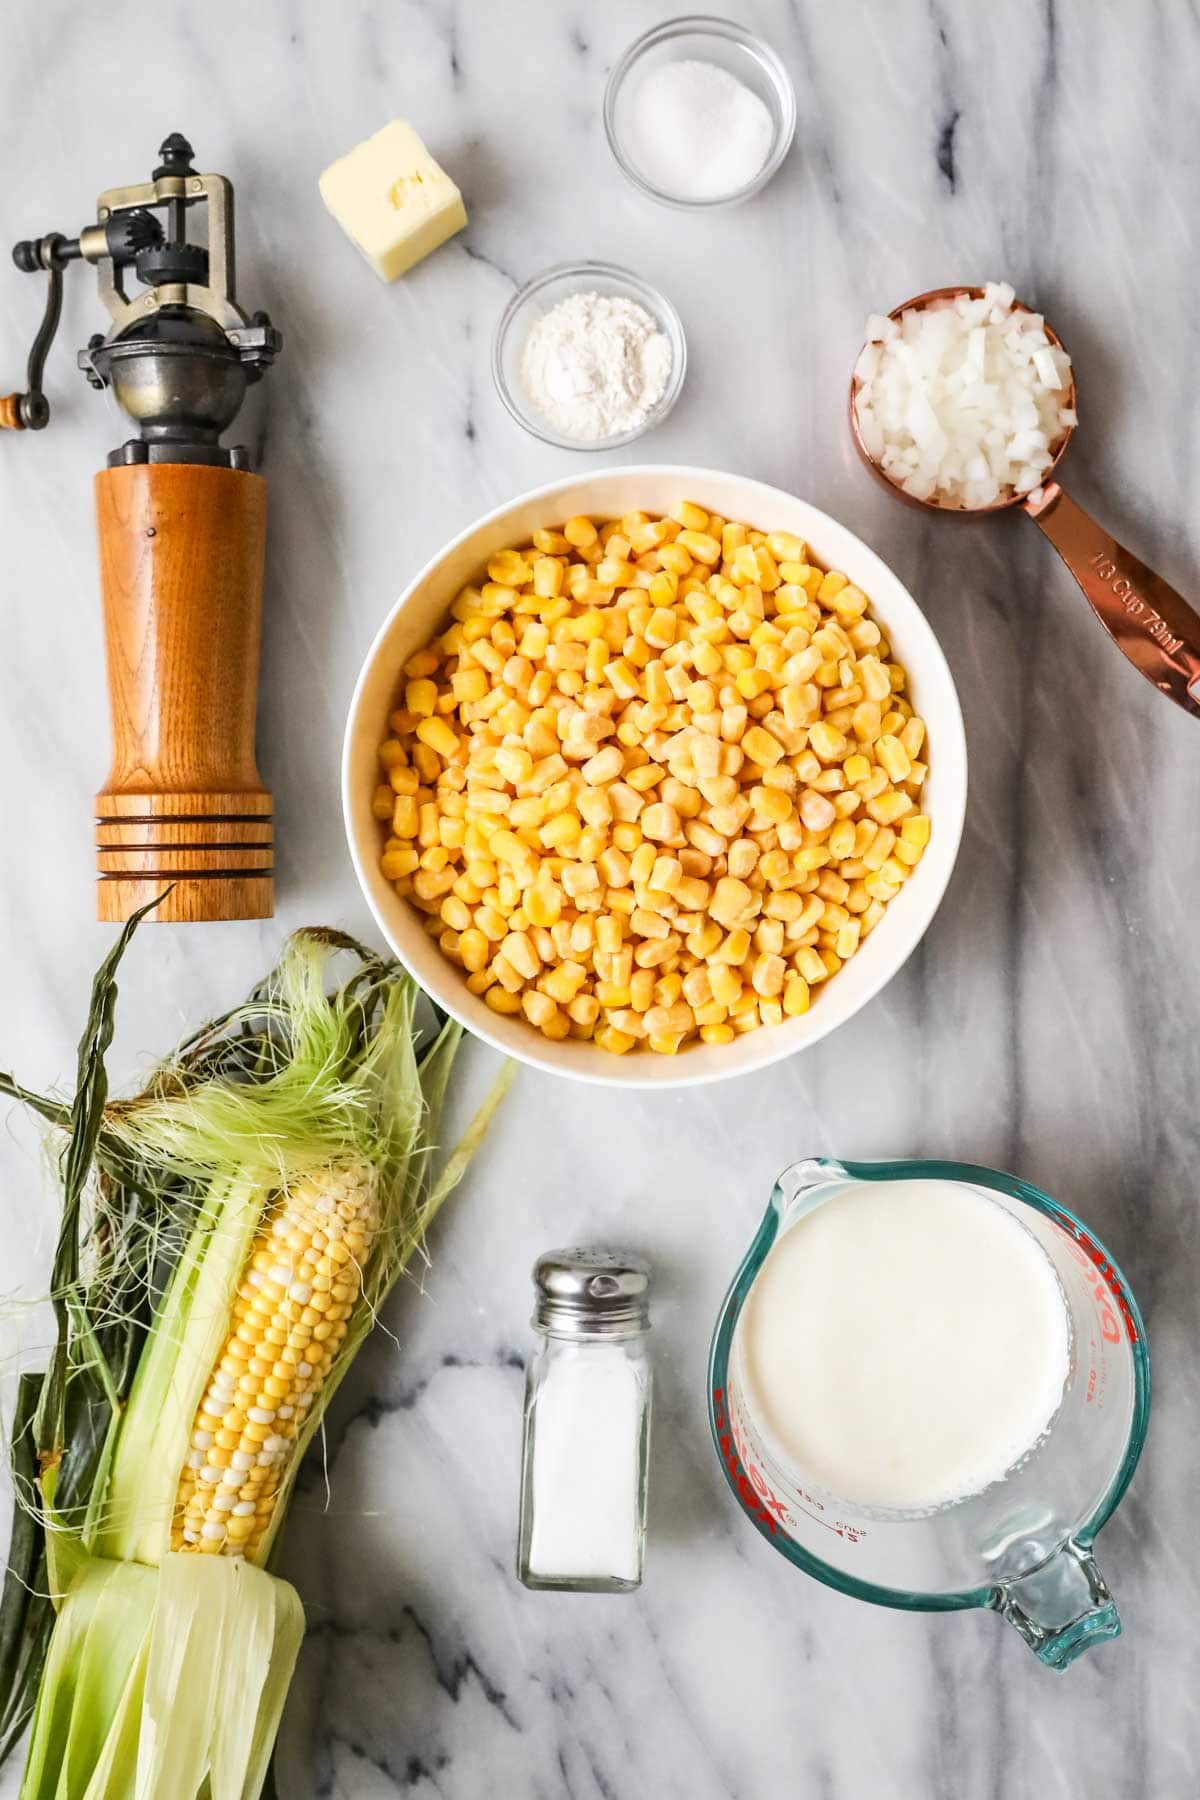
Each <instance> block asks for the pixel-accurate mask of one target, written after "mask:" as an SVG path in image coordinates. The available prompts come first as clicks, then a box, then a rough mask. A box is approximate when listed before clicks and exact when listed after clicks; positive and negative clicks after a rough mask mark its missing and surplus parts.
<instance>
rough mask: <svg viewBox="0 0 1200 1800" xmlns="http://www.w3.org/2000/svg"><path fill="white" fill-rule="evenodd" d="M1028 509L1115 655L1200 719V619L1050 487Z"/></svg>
mask: <svg viewBox="0 0 1200 1800" xmlns="http://www.w3.org/2000/svg"><path fill="white" fill-rule="evenodd" d="M1024 510H1025V511H1026V512H1027V513H1028V514H1029V517H1030V518H1031V519H1032V520H1033V522H1034V524H1035V525H1037V526H1038V527H1039V528H1040V529H1041V530H1042V531H1044V532H1045V534H1046V536H1047V537H1048V538H1049V539H1050V542H1051V543H1052V544H1053V545H1054V548H1055V549H1056V550H1057V551H1058V554H1059V555H1060V556H1061V557H1062V559H1063V561H1064V562H1065V563H1066V565H1067V567H1068V569H1070V571H1071V573H1072V575H1073V576H1074V577H1075V579H1076V581H1077V582H1078V583H1079V586H1080V588H1081V589H1082V590H1083V597H1084V599H1085V600H1086V601H1087V603H1088V605H1089V606H1090V607H1091V609H1092V611H1093V612H1094V613H1095V615H1096V617H1097V618H1098V619H1099V621H1100V623H1101V624H1102V625H1103V627H1104V629H1105V631H1107V633H1108V635H1109V637H1110V638H1111V639H1112V640H1113V643H1114V644H1115V645H1116V646H1117V649H1118V650H1120V651H1121V653H1122V655H1124V656H1126V657H1128V659H1129V661H1130V662H1131V663H1132V664H1133V666H1134V668H1135V669H1137V670H1139V671H1140V673H1141V674H1143V675H1144V676H1145V677H1146V680H1147V681H1152V682H1153V683H1154V686H1155V687H1156V688H1158V689H1159V691H1160V693H1163V694H1166V696H1167V698H1168V699H1169V700H1174V701H1175V703H1176V705H1177V706H1182V708H1183V710H1184V711H1185V712H1186V713H1190V714H1191V716H1192V718H1194V719H1200V613H1197V612H1196V610H1195V608H1194V607H1192V606H1190V605H1189V604H1188V602H1187V601H1186V600H1185V599H1184V597H1183V595H1182V594H1179V593H1176V591H1175V589H1174V588H1173V587H1170V586H1168V584H1167V583H1166V582H1165V581H1164V580H1163V579H1162V577H1161V575H1156V574H1155V573H1154V571H1153V569H1148V568H1147V567H1146V565H1145V563H1143V562H1139V561H1138V559H1137V557H1136V556H1132V555H1131V554H1130V552H1129V551H1128V550H1126V549H1125V548H1124V547H1123V546H1122V545H1121V544H1118V542H1117V540H1116V539H1115V538H1114V537H1110V536H1109V534H1108V532H1107V531H1105V530H1104V529H1103V527H1102V526H1100V525H1098V524H1097V523H1096V521H1095V519H1093V518H1090V517H1089V515H1088V514H1087V513H1085V512H1084V510H1083V508H1082V507H1081V506H1077V505H1076V504H1075V502H1074V500H1072V499H1070V498H1069V497H1068V495H1066V494H1064V493H1063V491H1062V489H1061V488H1060V487H1059V485H1058V483H1057V482H1056V481H1051V482H1048V483H1047V484H1046V486H1045V487H1044V488H1042V489H1041V490H1040V493H1039V494H1038V496H1037V497H1036V498H1035V497H1033V496H1031V497H1030V498H1029V499H1028V500H1026V502H1025V507H1024Z"/></svg>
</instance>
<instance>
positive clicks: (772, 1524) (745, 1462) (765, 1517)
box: [713, 1388, 866, 1544]
mask: <svg viewBox="0 0 1200 1800" xmlns="http://www.w3.org/2000/svg"><path fill="white" fill-rule="evenodd" d="M713 1421H714V1423H715V1425H716V1428H717V1443H718V1445H719V1446H720V1451H721V1458H722V1461H723V1462H724V1464H725V1467H726V1469H727V1470H728V1472H729V1477H730V1480H731V1481H732V1482H733V1486H734V1492H735V1493H736V1494H737V1497H738V1499H739V1500H740V1501H741V1503H742V1506H743V1507H744V1508H745V1510H746V1512H747V1513H748V1514H749V1515H750V1517H751V1518H752V1519H755V1520H757V1521H758V1522H759V1523H760V1524H761V1525H762V1526H763V1527H764V1528H765V1529H766V1530H767V1531H768V1532H769V1533H770V1535H771V1536H772V1537H774V1536H775V1533H776V1530H777V1529H778V1527H779V1526H781V1527H783V1529H784V1530H785V1532H786V1534H787V1536H788V1537H791V1535H792V1533H791V1532H790V1531H787V1527H788V1526H789V1525H791V1524H793V1523H794V1521H793V1519H792V1517H791V1514H790V1513H789V1511H788V1503H787V1501H785V1500H781V1499H780V1497H779V1495H778V1494H777V1493H776V1492H775V1491H774V1489H773V1488H772V1486H771V1484H770V1482H769V1481H768V1480H767V1478H766V1476H765V1475H764V1474H763V1472H762V1470H761V1469H760V1468H758V1466H757V1465H756V1464H755V1463H753V1462H752V1461H751V1460H750V1458H749V1457H748V1456H747V1455H746V1446H745V1442H744V1441H743V1439H742V1435H741V1433H740V1432H739V1430H738V1427H737V1425H736V1423H733V1424H731V1422H730V1420H729V1418H728V1415H727V1414H726V1411H725V1394H724V1390H723V1389H721V1388H714V1389H713ZM799 1493H800V1497H801V1499H803V1500H806V1501H808V1503H809V1504H808V1506H800V1507H799V1510H800V1511H801V1512H802V1513H804V1514H805V1515H806V1517H808V1518H810V1519H811V1520H812V1521H813V1523H814V1524H815V1525H821V1526H823V1527H824V1528H825V1530H826V1531H832V1532H833V1533H834V1534H835V1535H836V1536H837V1537H840V1538H844V1539H845V1541H846V1542H847V1543H849V1544H857V1543H860V1542H861V1541H862V1539H863V1538H864V1537H865V1536H866V1532H865V1530H864V1529H863V1528H862V1527H861V1526H859V1525H849V1524H847V1523H846V1522H845V1520H842V1519H839V1520H838V1521H837V1522H836V1523H835V1524H832V1525H831V1524H830V1523H829V1521H828V1520H827V1519H821V1518H818V1517H817V1513H816V1512H813V1511H811V1510H810V1508H811V1507H816V1508H817V1509H818V1510H819V1511H820V1512H824V1511H825V1508H824V1506H823V1505H822V1503H821V1501H820V1500H818V1499H816V1497H815V1496H814V1495H812V1494H807V1493H805V1492H804V1490H803V1489H800V1490H799ZM777 1522H778V1524H777Z"/></svg>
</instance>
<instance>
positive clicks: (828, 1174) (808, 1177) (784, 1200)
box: [771, 1156, 850, 1224]
mask: <svg viewBox="0 0 1200 1800" xmlns="http://www.w3.org/2000/svg"><path fill="white" fill-rule="evenodd" d="M849 1179H850V1175H849V1171H848V1170H847V1169H846V1168H845V1167H844V1166H843V1164H841V1163H840V1162H835V1161H834V1159H833V1158H832V1157H830V1156H806V1157H803V1158H801V1160H800V1161H799V1162H794V1163H792V1164H790V1166H789V1167H788V1168H786V1169H785V1170H784V1171H783V1174H782V1175H780V1177H779V1179H778V1180H777V1181H776V1183H775V1186H774V1188H773V1189H772V1191H771V1205H772V1206H773V1207H774V1209H775V1211H776V1212H777V1213H778V1214H779V1218H780V1223H781V1224H788V1223H789V1222H790V1221H791V1219H792V1217H793V1215H794V1213H795V1211H796V1208H797V1207H798V1206H799V1205H800V1204H801V1203H802V1202H803V1201H805V1200H807V1198H808V1196H809V1195H810V1194H813V1193H816V1192H817V1191H818V1189H821V1188H827V1187H830V1186H831V1185H832V1184H833V1183H834V1182H839V1181H848V1180H849Z"/></svg>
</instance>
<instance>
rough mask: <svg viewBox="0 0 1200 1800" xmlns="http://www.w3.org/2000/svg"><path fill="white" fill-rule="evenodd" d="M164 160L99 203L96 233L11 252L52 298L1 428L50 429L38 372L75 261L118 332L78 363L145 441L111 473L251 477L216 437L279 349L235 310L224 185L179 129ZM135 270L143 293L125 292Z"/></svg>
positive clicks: (238, 452)
mask: <svg viewBox="0 0 1200 1800" xmlns="http://www.w3.org/2000/svg"><path fill="white" fill-rule="evenodd" d="M158 154H159V158H160V161H159V165H158V167H157V168H156V169H155V170H154V173H153V175H152V176H151V178H150V180H149V181H147V182H143V183H141V184H140V185H136V186H133V187H119V188H109V189H108V190H107V192H105V193H103V194H101V196H100V198H99V200H98V201H97V203H96V223H95V224H94V225H86V226H84V228H83V230H82V231H80V233H79V235H78V237H73V238H68V237H64V236H63V235H62V233H61V232H57V231H51V232H48V233H47V234H46V235H45V236H44V237H40V238H32V239H26V240H24V241H23V242H21V243H19V244H17V245H15V246H14V248H13V261H14V262H15V263H16V265H17V267H18V268H19V269H22V270H24V271H25V273H27V274H37V273H39V272H43V271H44V272H45V273H46V274H47V275H48V276H49V290H48V293H47V299H46V311H45V315H44V317H43V319H42V324H41V327H40V329H39V331H38V334H37V337H36V338H35V340H34V345H33V350H32V351H31V353H30V359H29V369H28V374H27V385H26V391H25V392H24V393H20V394H9V395H7V396H6V397H5V398H3V399H0V425H7V426H9V427H10V428H12V429H14V430H18V431H20V430H29V431H40V430H41V429H42V428H43V427H44V426H45V425H47V424H48V423H49V420H50V403H49V401H48V400H47V399H46V396H45V393H44V392H43V389H42V376H43V373H44V370H45V363H46V355H47V352H48V351H49V349H50V345H51V343H52V342H53V339H54V334H55V331H56V330H57V327H58V321H59V315H60V312H61V309H62V281H63V272H64V270H65V269H66V268H67V266H68V264H69V263H71V262H75V261H77V260H83V261H84V262H89V263H92V264H93V265H94V266H95V268H96V271H97V275H98V278H99V289H100V298H101V300H102V301H103V303H104V305H105V307H106V308H107V310H108V313H109V316H110V318H111V319H112V326H111V328H110V330H109V331H108V333H107V335H105V334H103V333H97V334H96V336H94V337H93V338H92V339H91V340H90V341H89V343H88V346H87V348H86V349H85V350H81V351H80V352H79V358H78V361H79V367H80V368H81V369H82V370H83V372H84V374H85V375H86V376H87V378H88V381H89V382H90V383H91V385H92V386H93V387H95V388H111V389H112V392H113V395H114V397H115V399H116V401H117V403H118V405H119V406H120V407H121V409H122V411H123V412H125V413H126V414H127V415H128V416H129V418H131V419H132V420H133V422H134V423H135V424H136V425H137V427H138V433H139V435H138V436H137V437H136V438H132V439H130V440H129V441H128V442H127V443H125V444H123V445H121V446H120V447H119V448H118V449H116V450H114V451H113V452H112V453H111V454H110V456H109V459H108V460H109V463H110V465H112V464H116V463H134V462H194V463H214V464H219V465H221V466H223V467H226V468H235V469H236V468H245V467H246V466H247V461H246V454H245V451H244V450H242V449H241V448H233V449H224V448H222V446H221V445H220V443H219V439H220V437H221V434H222V432H224V431H226V430H228V428H229V426H230V425H232V424H233V421H234V419H235V418H236V417H237V414H238V410H239V408H240V407H241V404H242V400H243V399H244V397H245V393H246V388H247V387H248V385H249V384H250V383H251V382H254V381H258V380H259V379H260V378H261V377H262V375H263V374H264V372H265V371H266V370H267V369H268V368H270V366H271V363H272V362H273V361H274V359H275V356H276V353H277V352H278V350H279V348H280V346H281V343H282V339H281V337H280V334H279V332H278V331H276V329H275V327H274V326H273V325H272V324H271V321H270V319H269V318H268V317H267V314H266V313H265V312H257V313H255V314H254V316H253V318H251V317H248V316H247V314H246V313H245V312H243V311H242V309H241V307H240V306H239V305H238V303H237V298H236V293H235V287H236V273H235V252H234V224H233V187H232V184H231V183H230V182H229V181H227V180H226V178H225V176H224V175H199V174H197V172H196V170H195V169H194V168H193V166H192V154H193V153H192V147H191V145H190V144H189V143H188V141H187V139H186V138H185V137H183V136H181V135H180V133H179V132H172V133H171V135H170V137H168V138H166V139H164V141H163V143H162V145H161V147H160V149H159V153H158ZM200 208H203V210H204V213H205V234H206V242H205V243H203V244H201V243H197V242H191V241H189V238H188V228H189V224H190V223H192V222H193V221H194V219H195V217H196V213H195V212H194V211H193V209H200ZM160 212H161V214H162V215H163V216H162V218H160V217H159V216H158V214H159V213H160ZM131 274H132V275H133V276H134V277H135V278H136V280H137V281H138V282H139V283H140V284H141V286H142V290H143V291H142V292H141V293H129V292H127V291H126V283H127V281H128V278H129V276H130V275H131Z"/></svg>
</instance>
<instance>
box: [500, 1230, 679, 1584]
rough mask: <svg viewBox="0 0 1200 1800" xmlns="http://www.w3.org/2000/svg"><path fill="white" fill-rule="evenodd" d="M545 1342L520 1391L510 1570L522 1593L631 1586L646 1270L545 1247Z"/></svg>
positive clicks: (636, 1564)
mask: <svg viewBox="0 0 1200 1800" xmlns="http://www.w3.org/2000/svg"><path fill="white" fill-rule="evenodd" d="M533 1279H534V1286H535V1289H536V1303H535V1306H534V1313H533V1321H532V1323H533V1326H534V1329H535V1330H537V1331H538V1332H540V1333H541V1335H542V1343H541V1345H540V1347H539V1349H538V1350H537V1352H536V1354H535V1355H534V1357H533V1359H532V1361H531V1362H530V1365H529V1373H528V1376H527V1379H526V1387H525V1446H524V1457H523V1462H522V1473H521V1526H520V1540H519V1548H518V1555H517V1574H518V1576H519V1577H520V1579H521V1580H522V1581H523V1582H524V1584H525V1586H526V1587H530V1588H567V1589H571V1590H573V1591H574V1592H576V1593H594V1594H615V1593H625V1592H627V1591H628V1590H629V1589H631V1588H636V1587H638V1586H639V1585H640V1583H641V1579H642V1556H643V1547H644V1544H645V1535H646V1477H647V1466H648V1464H647V1453H648V1449H649V1441H650V1360H649V1355H648V1346H647V1332H648V1330H649V1326H650V1318H649V1311H648V1305H647V1292H648V1289H649V1285H650V1267H649V1264H648V1263H646V1262H644V1261H643V1260H642V1259H641V1258H640V1257H638V1256H630V1255H626V1254H624V1253H623V1252H619V1251H612V1250H594V1249H570V1250H552V1251H549V1252H547V1254H546V1255H545V1256H541V1257H539V1258H538V1261H537V1263H536V1264H535V1266H534V1271H533Z"/></svg>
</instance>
